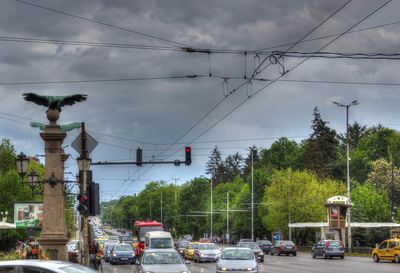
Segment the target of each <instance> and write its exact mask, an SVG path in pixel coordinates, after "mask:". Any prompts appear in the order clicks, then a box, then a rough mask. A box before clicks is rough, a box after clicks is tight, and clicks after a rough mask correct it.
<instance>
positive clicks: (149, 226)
mask: <svg viewBox="0 0 400 273" xmlns="http://www.w3.org/2000/svg"><path fill="white" fill-rule="evenodd" d="M149 231H165V226H164V225H163V224H162V223H159V222H157V221H152V220H145V221H135V222H134V223H133V235H134V236H136V238H137V239H138V244H137V247H136V254H137V255H142V251H143V249H144V243H145V235H146V233H147V232H149Z"/></svg>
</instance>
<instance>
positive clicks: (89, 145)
mask: <svg viewBox="0 0 400 273" xmlns="http://www.w3.org/2000/svg"><path fill="white" fill-rule="evenodd" d="M97 144H99V143H98V142H97V141H96V140H95V139H94V138H93V137H91V136H90V135H89V134H88V133H86V149H87V152H88V154H90V153H91V152H93V150H94V148H96V146H97ZM71 147H72V148H74V150H75V151H77V152H78V153H81V152H82V134H79V136H77V138H75V140H74V142H72V144H71Z"/></svg>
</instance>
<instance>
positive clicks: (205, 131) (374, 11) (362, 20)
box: [166, 0, 392, 158]
mask: <svg viewBox="0 0 400 273" xmlns="http://www.w3.org/2000/svg"><path fill="white" fill-rule="evenodd" d="M390 2H392V0H388V1H386V2H385V3H384V4H382V5H380V6H379V7H378V8H377V9H375V10H373V11H372V12H370V13H369V14H368V15H367V16H365V17H364V18H362V19H361V20H359V21H358V22H357V23H355V24H353V25H352V26H351V27H350V28H348V29H346V30H345V31H344V32H342V33H341V34H340V35H338V36H337V37H336V38H334V39H332V40H331V41H330V42H328V43H326V44H325V45H324V46H322V47H321V48H320V49H319V50H317V51H316V52H319V51H321V50H323V49H325V48H326V47H328V46H329V45H331V44H332V43H334V42H335V41H336V40H338V39H339V38H340V37H342V36H343V35H344V34H345V33H347V32H348V31H349V30H351V29H353V28H354V27H356V26H357V25H359V24H360V23H362V22H364V21H365V20H366V19H367V18H369V17H371V16H372V15H373V14H375V13H376V12H378V11H379V10H381V9H382V8H384V7H385V6H386V5H388V4H389V3H390ZM303 37H304V36H303ZM309 58H310V57H306V58H305V59H304V60H302V61H300V62H299V63H297V64H296V65H295V66H293V67H292V68H291V69H290V71H292V70H293V69H296V68H297V67H299V66H300V65H301V64H303V63H304V62H306V61H307V60H308V59H309ZM285 75H286V74H281V75H279V76H278V77H276V78H275V79H274V80H272V81H270V82H269V83H268V84H266V85H265V86H264V87H262V88H260V89H259V90H258V91H256V92H255V93H254V94H253V96H251V97H247V98H246V99H245V100H243V101H242V102H241V103H240V104H239V105H237V106H236V107H234V108H233V109H231V110H230V111H228V112H227V113H226V114H225V115H223V116H222V117H221V118H220V119H218V120H217V121H216V122H214V123H213V124H212V125H211V126H209V127H208V128H207V129H206V130H204V131H203V132H202V133H201V134H200V135H198V136H196V137H195V138H193V139H192V140H191V141H189V142H188V143H187V145H189V144H190V143H192V142H193V141H195V140H197V139H199V138H200V137H201V136H203V135H204V134H206V133H207V132H208V131H209V130H211V129H212V128H214V127H215V126H216V125H217V124H219V123H220V122H221V121H223V120H224V119H225V118H226V117H228V116H229V115H230V114H231V113H233V112H234V111H235V110H236V109H238V108H239V107H240V106H242V105H243V104H244V103H246V102H247V101H248V100H249V99H250V98H253V97H254V96H255V95H257V94H259V93H260V92H261V91H263V90H264V89H265V88H267V87H268V86H270V85H271V84H273V83H275V82H276V81H277V80H279V79H280V78H282V77H283V76H285ZM181 149H182V148H180V149H178V150H177V151H175V152H173V153H172V154H170V155H168V156H167V157H166V158H169V157H171V156H173V155H174V154H176V153H177V152H178V151H180V150H181Z"/></svg>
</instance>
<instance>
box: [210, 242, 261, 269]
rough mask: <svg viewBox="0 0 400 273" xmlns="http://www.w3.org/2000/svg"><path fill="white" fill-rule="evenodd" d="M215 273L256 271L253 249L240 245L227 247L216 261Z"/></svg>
mask: <svg viewBox="0 0 400 273" xmlns="http://www.w3.org/2000/svg"><path fill="white" fill-rule="evenodd" d="M216 267H217V270H216V271H217V273H237V272H247V273H258V265H257V262H256V258H255V257H254V254H253V251H251V250H250V249H248V248H242V247H227V248H224V249H223V250H222V252H221V255H220V257H219V258H218V260H217V263H216Z"/></svg>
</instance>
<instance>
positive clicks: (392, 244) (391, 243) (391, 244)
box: [389, 242, 399, 248]
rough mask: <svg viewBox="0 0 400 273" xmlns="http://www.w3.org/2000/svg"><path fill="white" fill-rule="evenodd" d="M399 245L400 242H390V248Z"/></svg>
mask: <svg viewBox="0 0 400 273" xmlns="http://www.w3.org/2000/svg"><path fill="white" fill-rule="evenodd" d="M398 245H399V243H398V242H389V248H395V247H396V246H398Z"/></svg>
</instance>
